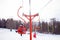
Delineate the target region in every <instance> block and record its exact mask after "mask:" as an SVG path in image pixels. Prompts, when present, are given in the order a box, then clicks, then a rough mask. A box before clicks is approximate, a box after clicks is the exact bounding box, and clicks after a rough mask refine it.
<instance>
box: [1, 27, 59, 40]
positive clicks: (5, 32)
mask: <svg viewBox="0 0 60 40" xmlns="http://www.w3.org/2000/svg"><path fill="white" fill-rule="evenodd" d="M32 34H33V33H32ZM32 37H33V36H32ZM0 40H29V32H27V33H26V34H23V35H22V36H20V34H18V33H16V32H15V30H13V31H12V32H10V30H9V29H3V28H0ZM32 40H60V35H52V34H42V33H37V38H34V37H33V39H32Z"/></svg>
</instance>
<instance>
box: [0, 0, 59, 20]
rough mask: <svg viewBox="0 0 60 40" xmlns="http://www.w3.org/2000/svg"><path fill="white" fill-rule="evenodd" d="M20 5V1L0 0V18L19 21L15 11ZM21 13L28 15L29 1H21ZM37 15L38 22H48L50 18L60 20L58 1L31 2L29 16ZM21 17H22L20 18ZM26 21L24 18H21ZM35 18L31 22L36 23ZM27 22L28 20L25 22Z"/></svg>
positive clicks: (35, 0)
mask: <svg viewBox="0 0 60 40" xmlns="http://www.w3.org/2000/svg"><path fill="white" fill-rule="evenodd" d="M21 5H22V0H0V18H1V19H2V18H4V19H7V18H13V19H15V20H19V19H20V18H19V17H18V16H17V10H18V8H19V6H21ZM22 13H24V14H27V15H29V0H23V8H22V9H21V10H20V15H22ZM36 13H39V15H40V21H49V20H50V19H51V18H56V19H57V20H60V17H59V16H60V0H51V1H50V0H31V14H32V15H34V14H36ZM21 17H22V16H21ZM23 18H24V19H25V20H27V19H26V18H25V17H23ZM38 18H39V17H35V18H34V20H33V21H35V20H36V21H38ZM27 21H28V20H27Z"/></svg>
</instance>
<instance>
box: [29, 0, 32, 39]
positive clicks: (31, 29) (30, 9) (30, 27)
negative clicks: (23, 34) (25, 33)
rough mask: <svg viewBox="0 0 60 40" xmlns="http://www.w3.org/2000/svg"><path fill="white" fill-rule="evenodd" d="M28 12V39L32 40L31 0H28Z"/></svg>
mask: <svg viewBox="0 0 60 40" xmlns="http://www.w3.org/2000/svg"><path fill="white" fill-rule="evenodd" d="M29 14H30V40H32V18H31V0H29Z"/></svg>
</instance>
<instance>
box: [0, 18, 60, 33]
mask: <svg viewBox="0 0 60 40" xmlns="http://www.w3.org/2000/svg"><path fill="white" fill-rule="evenodd" d="M22 24H23V25H24V26H25V27H26V28H27V31H29V27H30V26H29V22H28V23H23V22H22V21H21V20H14V19H13V18H9V19H7V20H6V19H0V28H8V29H10V31H12V29H17V28H18V27H19V25H22ZM32 29H33V30H32V31H35V29H36V31H37V32H39V33H51V34H60V21H57V20H56V18H52V19H50V22H44V21H42V22H32Z"/></svg>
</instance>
